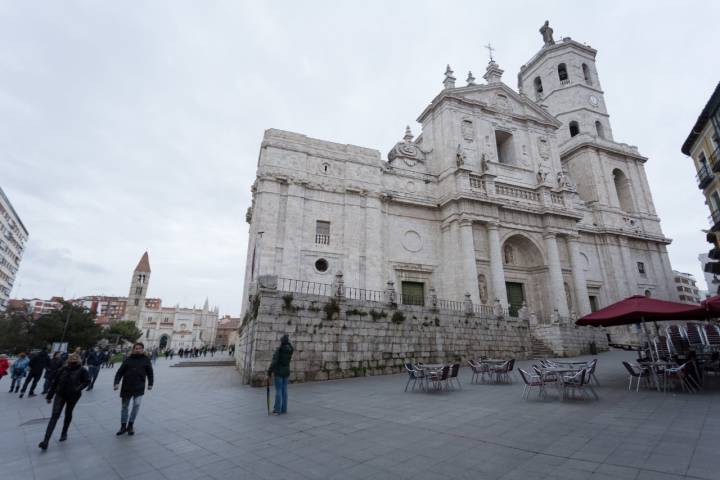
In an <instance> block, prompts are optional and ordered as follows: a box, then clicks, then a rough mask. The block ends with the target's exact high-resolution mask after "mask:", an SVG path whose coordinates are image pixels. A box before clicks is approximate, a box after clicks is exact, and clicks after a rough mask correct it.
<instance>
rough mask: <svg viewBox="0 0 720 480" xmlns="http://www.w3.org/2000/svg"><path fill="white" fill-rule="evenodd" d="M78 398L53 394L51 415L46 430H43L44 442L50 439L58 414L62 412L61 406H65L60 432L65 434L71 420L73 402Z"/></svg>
mask: <svg viewBox="0 0 720 480" xmlns="http://www.w3.org/2000/svg"><path fill="white" fill-rule="evenodd" d="M78 400H80V398H79V397H78V398H63V397H61V396H60V395H56V396H55V402H54V403H53V408H52V415H51V417H50V421H49V422H48V426H47V430H45V441H46V442H48V441H50V437H51V436H52V433H53V430H55V424H56V423H57V421H58V419H59V418H60V414H61V413H62V411H63V408H65V418H64V419H63V429H62V434H63V435H67V431H68V428H69V427H70V422H72V414H73V409H74V408H75V404H76V403H77V401H78Z"/></svg>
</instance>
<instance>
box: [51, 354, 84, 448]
mask: <svg viewBox="0 0 720 480" xmlns="http://www.w3.org/2000/svg"><path fill="white" fill-rule="evenodd" d="M89 383H90V374H89V373H88V371H87V370H86V369H85V367H83V366H82V360H81V359H80V356H79V355H77V354H74V353H73V354H72V355H69V356H68V361H67V364H66V365H65V366H64V367H61V368H60V370H58V371H57V373H56V374H55V376H54V377H53V380H52V382H51V383H50V389H49V390H48V393H47V397H46V398H47V402H48V403H50V402H52V399H53V397H55V402H54V403H53V407H52V415H51V416H50V421H49V422H48V426H47V429H46V430H45V438H44V439H43V441H42V442H40V444H39V445H38V447H40V448H41V449H43V450H47V447H48V442H50V437H51V436H52V433H53V430H55V424H56V423H57V421H58V419H59V418H60V414H61V413H62V411H63V408H65V418H63V428H62V433H61V434H60V441H61V442H64V441H65V440H67V432H68V428H69V427H70V422H71V421H72V415H73V409H74V408H75V405H76V404H77V402H78V400H80V396H81V395H82V391H83V388H85V387H87V386H88V384H89Z"/></svg>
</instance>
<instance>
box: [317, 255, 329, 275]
mask: <svg viewBox="0 0 720 480" xmlns="http://www.w3.org/2000/svg"><path fill="white" fill-rule="evenodd" d="M315 269H316V270H317V271H318V272H327V269H328V261H327V260H325V259H324V258H319V259H317V261H316V262H315Z"/></svg>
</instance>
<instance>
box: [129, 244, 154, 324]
mask: <svg viewBox="0 0 720 480" xmlns="http://www.w3.org/2000/svg"><path fill="white" fill-rule="evenodd" d="M149 284H150V258H149V257H148V253H147V252H145V253H144V254H143V256H142V258H141V259H140V261H139V262H138V264H137V267H135V271H134V272H133V276H132V280H131V281H130V293H128V300H127V307H126V308H125V320H130V321H133V322H135V324H136V325H137V327H138V328H140V329H142V325H141V320H140V311H141V310H142V309H143V307H144V306H145V296H146V295H147V289H148V285H149Z"/></svg>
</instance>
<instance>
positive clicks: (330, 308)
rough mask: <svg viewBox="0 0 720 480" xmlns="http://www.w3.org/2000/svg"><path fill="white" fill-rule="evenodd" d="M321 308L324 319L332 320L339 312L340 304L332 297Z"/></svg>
mask: <svg viewBox="0 0 720 480" xmlns="http://www.w3.org/2000/svg"><path fill="white" fill-rule="evenodd" d="M323 310H324V311H325V320H333V319H334V318H335V317H336V316H337V315H338V314H339V313H340V305H338V303H337V302H336V301H335V299H334V298H333V299H331V300H330V301H329V302H328V303H326V304H325V306H324V307H323Z"/></svg>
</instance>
